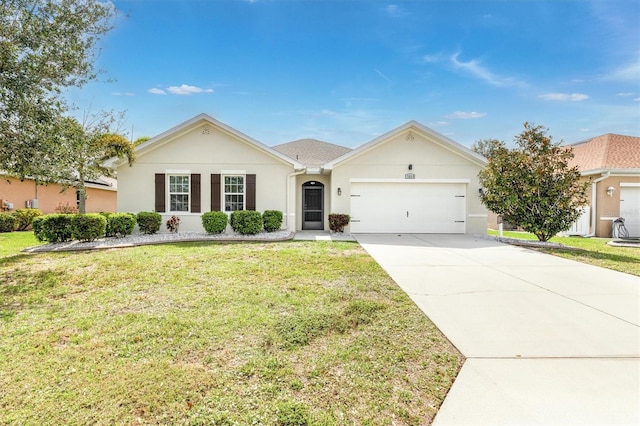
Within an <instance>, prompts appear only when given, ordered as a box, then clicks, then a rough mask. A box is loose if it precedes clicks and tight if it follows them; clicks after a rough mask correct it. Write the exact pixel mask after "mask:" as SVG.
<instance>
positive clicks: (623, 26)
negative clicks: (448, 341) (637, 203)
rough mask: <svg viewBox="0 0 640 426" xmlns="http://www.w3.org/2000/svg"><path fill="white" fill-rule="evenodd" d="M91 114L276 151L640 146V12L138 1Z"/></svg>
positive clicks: (104, 48) (625, 8)
mask: <svg viewBox="0 0 640 426" xmlns="http://www.w3.org/2000/svg"><path fill="white" fill-rule="evenodd" d="M113 3H114V4H115V6H116V8H117V9H118V10H119V13H120V14H119V16H118V18H117V20H116V22H115V25H116V26H115V28H114V30H113V31H112V32H110V33H109V34H108V35H107V36H106V37H104V39H103V40H102V42H101V44H100V54H99V56H98V58H97V67H98V68H100V69H102V70H103V73H102V74H101V75H100V77H99V79H98V80H97V81H95V82H92V83H90V84H88V85H87V86H85V87H84V88H82V89H80V90H76V89H74V90H71V91H70V92H69V94H68V95H69V98H70V100H71V101H72V102H73V103H74V104H75V105H76V106H77V107H78V108H79V109H78V111H77V113H78V114H82V113H83V111H86V110H87V109H91V110H92V111H95V110H99V109H108V110H110V109H113V110H116V111H123V110H126V123H125V127H126V132H127V133H129V134H128V135H127V136H129V137H131V135H133V138H137V137H139V136H154V135H157V134H159V133H161V132H163V131H165V130H168V129H169V128H171V127H173V126H174V125H177V124H179V123H181V122H182V121H184V120H188V119H189V118H192V117H193V116H195V115H197V114H199V113H202V112H204V113H208V114H210V115H212V116H214V117H215V118H217V119H219V120H221V121H223V122H225V123H226V124H228V125H230V126H232V127H234V128H236V129H238V130H240V131H241V132H243V133H245V134H247V135H249V136H251V137H253V138H255V139H257V140H259V141H261V142H263V143H265V144H267V145H270V146H271V145H276V144H280V143H285V142H290V141H292V140H296V139H300V138H306V137H309V138H316V139H320V140H324V141H327V142H331V143H336V144H340V145H345V146H350V147H355V146H358V145H361V144H363V143H365V142H368V141H369V140H371V139H373V138H375V137H376V136H378V135H380V134H382V133H385V132H387V131H389V130H391V129H393V128H395V127H397V126H399V125H401V124H403V123H405V122H407V121H409V120H417V121H419V122H421V123H422V124H424V125H426V126H428V127H430V128H432V129H433V130H435V131H437V132H440V133H442V134H444V135H446V136H448V137H450V138H451V139H453V140H455V141H457V142H460V143H462V144H464V145H466V146H470V145H471V144H472V143H473V142H474V141H476V140H478V139H487V138H497V139H502V140H504V141H505V142H507V143H508V144H511V142H512V139H513V136H514V135H516V134H518V133H520V131H521V130H522V123H523V122H525V121H529V122H533V123H536V124H540V125H543V126H545V127H548V128H549V133H550V134H551V135H552V136H553V138H554V140H556V141H559V140H564V141H565V142H575V141H578V140H582V139H585V138H588V137H592V136H597V135H600V134H604V133H620V134H627V135H635V136H640V29H639V26H638V22H639V20H640V2H639V1H637V0H619V1H617V0H606V1H604V0H593V1H563V0H551V1H538V0H530V1H516V0H511V1H506V0H505V1H462V0H459V1H457V0H449V1H428V0H426V1H391V2H389V1H376V0H368V1H357V0H342V1H338V0H253V1H245V0H217V1H216V0H209V1H191V0H189V1H187V0H163V1H155V0H129V1H114V2H113Z"/></svg>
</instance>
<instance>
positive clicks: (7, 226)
mask: <svg viewBox="0 0 640 426" xmlns="http://www.w3.org/2000/svg"><path fill="white" fill-rule="evenodd" d="M16 222H17V221H16V218H15V217H14V216H13V214H12V213H0V232H13V231H15V229H16Z"/></svg>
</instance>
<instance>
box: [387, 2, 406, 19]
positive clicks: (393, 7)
mask: <svg viewBox="0 0 640 426" xmlns="http://www.w3.org/2000/svg"><path fill="white" fill-rule="evenodd" d="M384 10H385V12H386V13H387V15H389V16H391V17H392V18H402V17H403V16H406V15H408V13H407V12H406V11H405V10H404V9H402V8H400V6H398V5H397V4H390V5H388V6H387V7H385V8H384Z"/></svg>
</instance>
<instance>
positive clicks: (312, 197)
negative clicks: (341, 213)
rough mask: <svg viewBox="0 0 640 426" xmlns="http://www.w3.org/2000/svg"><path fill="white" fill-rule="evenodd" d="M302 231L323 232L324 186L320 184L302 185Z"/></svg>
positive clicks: (309, 183) (307, 183)
mask: <svg viewBox="0 0 640 426" xmlns="http://www.w3.org/2000/svg"><path fill="white" fill-rule="evenodd" d="M302 229H303V230H307V229H310V230H324V185H323V184H322V183H320V182H317V181H310V182H305V183H303V184H302Z"/></svg>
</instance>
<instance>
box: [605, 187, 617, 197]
mask: <svg viewBox="0 0 640 426" xmlns="http://www.w3.org/2000/svg"><path fill="white" fill-rule="evenodd" d="M615 190H616V189H615V188H614V187H613V186H610V187H608V188H607V195H608V196H609V197H613V192H614V191H615Z"/></svg>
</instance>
